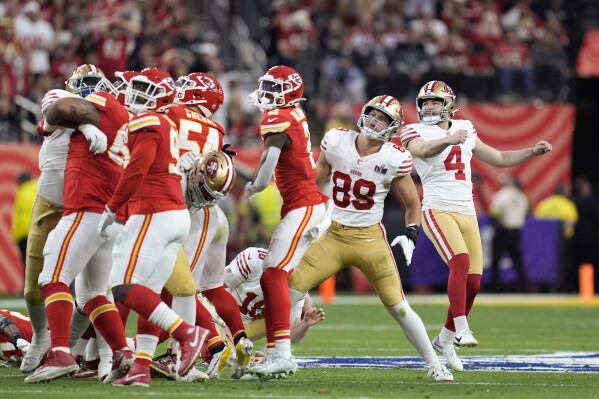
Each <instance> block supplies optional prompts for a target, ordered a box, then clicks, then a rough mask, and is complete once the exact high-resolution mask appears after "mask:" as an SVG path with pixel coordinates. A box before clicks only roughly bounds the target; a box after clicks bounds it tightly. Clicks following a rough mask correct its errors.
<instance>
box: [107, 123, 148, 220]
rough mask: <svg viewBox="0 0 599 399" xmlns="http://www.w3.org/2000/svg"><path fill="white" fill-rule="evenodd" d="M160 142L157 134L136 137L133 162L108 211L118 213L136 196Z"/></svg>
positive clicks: (109, 203)
mask: <svg viewBox="0 0 599 399" xmlns="http://www.w3.org/2000/svg"><path fill="white" fill-rule="evenodd" d="M159 141H160V137H159V136H158V135H156V134H143V135H141V136H138V137H136V139H135V149H134V150H133V152H131V161H130V162H129V165H128V166H127V169H125V172H123V175H122V176H121V178H120V180H119V184H118V185H117V187H116V190H115V191H114V193H113V194H112V198H111V199H110V201H109V202H108V209H110V210H111V211H113V212H116V211H117V210H119V209H120V207H121V206H123V205H124V204H125V203H126V202H127V201H129V198H131V197H132V196H133V194H135V192H136V191H137V189H138V188H139V185H140V184H141V182H142V180H143V179H144V177H145V175H146V173H148V170H149V169H150V166H151V165H152V163H153V162H154V159H155V158H156V150H157V148H158V145H159Z"/></svg>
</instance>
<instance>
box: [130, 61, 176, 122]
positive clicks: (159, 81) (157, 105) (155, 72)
mask: <svg viewBox="0 0 599 399" xmlns="http://www.w3.org/2000/svg"><path fill="white" fill-rule="evenodd" d="M175 92H176V84H175V81H174V80H173V78H172V77H171V75H169V74H168V73H167V72H165V71H163V70H161V69H158V68H146V69H144V70H143V71H141V72H140V73H139V75H136V76H133V77H131V79H130V81H129V85H128V86H127V90H126V92H125V105H126V106H127V107H129V109H131V110H132V111H134V112H142V111H156V112H164V111H165V109H166V107H168V106H169V105H171V104H172V103H173V101H174V100H175Z"/></svg>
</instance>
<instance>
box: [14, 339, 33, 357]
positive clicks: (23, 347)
mask: <svg viewBox="0 0 599 399" xmlns="http://www.w3.org/2000/svg"><path fill="white" fill-rule="evenodd" d="M30 345H31V344H30V343H29V342H27V341H26V340H24V339H23V338H18V339H17V344H16V345H15V346H16V347H17V349H18V350H20V351H21V353H23V354H25V353H27V351H28V350H29V346H30Z"/></svg>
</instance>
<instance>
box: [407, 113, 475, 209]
mask: <svg viewBox="0 0 599 399" xmlns="http://www.w3.org/2000/svg"><path fill="white" fill-rule="evenodd" d="M458 130H466V131H467V132H468V138H467V139H466V142H465V143H463V144H460V145H453V146H449V147H447V148H445V150H443V152H441V153H440V154H439V155H437V156H436V157H431V158H414V168H415V169H416V172H418V175H419V176H420V179H421V181H422V187H423V197H424V198H423V201H422V210H423V211H425V210H427V209H438V210H442V211H447V212H459V213H463V214H466V215H476V212H475V210H474V201H473V199H472V170H471V168H470V163H471V161H472V150H473V149H474V146H475V145H476V136H477V134H476V130H475V129H474V126H472V122H470V121H469V120H464V119H456V120H452V121H451V127H450V128H449V129H448V130H443V129H441V128H440V127H439V126H437V125H425V124H423V123H414V124H411V125H407V126H405V127H404V128H403V129H402V131H401V134H400V139H401V142H402V144H403V145H404V146H407V144H408V143H409V141H410V140H413V139H415V138H421V139H424V140H426V141H431V140H438V139H442V138H444V137H446V136H448V135H450V134H452V133H454V132H456V131H458Z"/></svg>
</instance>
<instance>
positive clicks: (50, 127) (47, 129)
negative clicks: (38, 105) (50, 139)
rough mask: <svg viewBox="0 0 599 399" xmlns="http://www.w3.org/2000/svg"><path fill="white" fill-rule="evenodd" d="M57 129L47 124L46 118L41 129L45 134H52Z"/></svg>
mask: <svg viewBox="0 0 599 399" xmlns="http://www.w3.org/2000/svg"><path fill="white" fill-rule="evenodd" d="M57 127H58V126H57V125H51V124H49V123H48V121H47V120H46V118H44V124H43V125H42V129H44V130H45V131H46V132H53V131H55V130H56V128H57Z"/></svg>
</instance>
